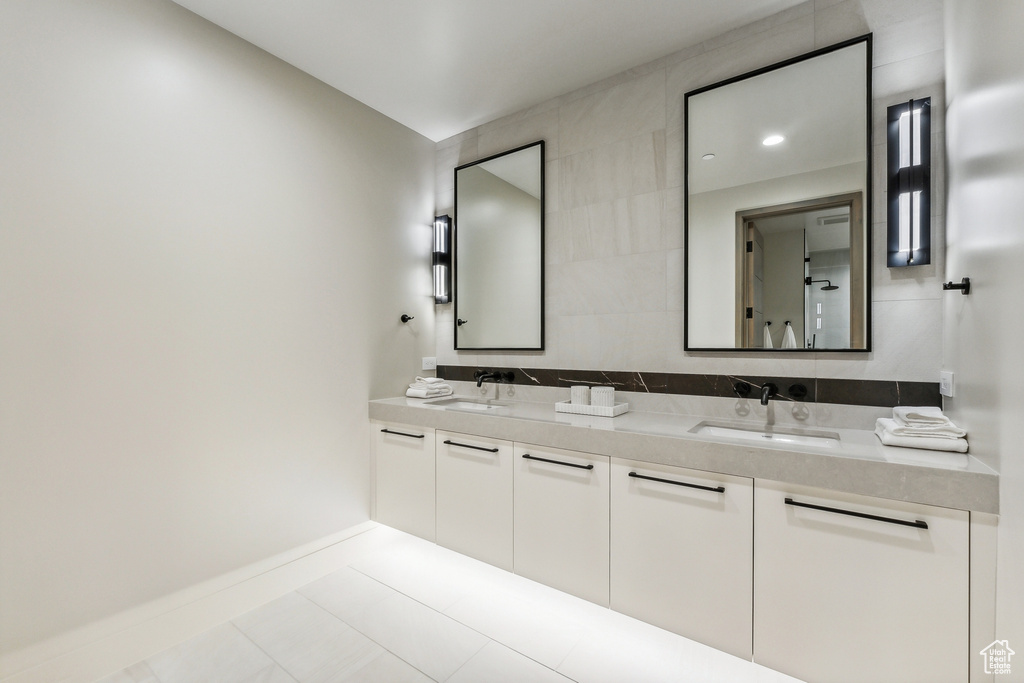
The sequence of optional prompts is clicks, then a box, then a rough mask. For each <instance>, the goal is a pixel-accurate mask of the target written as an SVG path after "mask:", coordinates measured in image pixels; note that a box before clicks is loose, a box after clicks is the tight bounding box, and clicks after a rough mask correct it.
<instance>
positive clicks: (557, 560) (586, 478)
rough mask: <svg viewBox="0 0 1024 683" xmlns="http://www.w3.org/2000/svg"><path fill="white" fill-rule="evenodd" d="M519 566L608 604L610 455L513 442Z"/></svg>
mask: <svg viewBox="0 0 1024 683" xmlns="http://www.w3.org/2000/svg"><path fill="white" fill-rule="evenodd" d="M513 469H514V472H515V477H514V478H515V496H514V498H515V531H514V537H515V544H514V547H515V557H514V565H515V572H516V573H517V574H521V575H522V576H525V577H528V578H531V579H534V580H535V581H540V582H541V583H544V584H547V585H549V586H552V587H554V588H557V589H559V590H562V591H565V592H566V593H571V594H573V595H576V596H578V597H581V598H584V599H585V600H590V601H591V602H595V603H597V604H599V605H604V606H607V605H608V469H609V468H608V458H607V457H605V456H599V455H591V454H589V453H579V452H576V451H565V450H561V449H554V448H539V447H536V446H531V445H526V444H520V443H517V444H516V445H515V465H514V467H513Z"/></svg>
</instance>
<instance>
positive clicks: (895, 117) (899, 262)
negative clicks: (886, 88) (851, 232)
mask: <svg viewBox="0 0 1024 683" xmlns="http://www.w3.org/2000/svg"><path fill="white" fill-rule="evenodd" d="M931 104H932V100H931V98H930V97H926V98H924V99H920V100H910V101H909V102H904V103H903V104H897V105H894V106H892V107H889V108H888V110H887V114H888V115H887V120H888V135H887V137H888V181H889V182H888V203H889V230H888V232H889V255H888V265H889V267H890V268H897V267H900V266H923V265H925V264H927V263H931V220H930V216H931V166H932V152H931V149H932V145H931V139H932V138H931Z"/></svg>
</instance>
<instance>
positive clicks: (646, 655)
mask: <svg viewBox="0 0 1024 683" xmlns="http://www.w3.org/2000/svg"><path fill="white" fill-rule="evenodd" d="M344 543H346V544H354V545H353V547H356V546H359V547H362V548H364V549H365V551H364V552H360V553H353V554H352V556H353V557H354V558H355V559H353V560H351V561H350V562H348V563H347V564H346V565H345V566H342V567H340V568H338V569H337V571H334V572H333V573H331V574H329V575H327V576H325V577H324V578H322V579H320V580H318V581H314V582H313V583H310V584H308V585H306V586H304V587H302V588H300V589H299V590H297V591H295V592H292V593H289V594H287V595H285V596H283V597H281V598H279V599H277V600H274V601H273V602H270V603H268V604H266V605H263V606H262V607H259V608H257V609H255V610H253V611H251V612H249V613H247V614H244V615H242V616H240V617H238V618H236V619H234V620H232V621H230V622H228V623H225V624H221V625H220V626H217V627H216V628H213V629H211V630H209V631H207V632H205V633H203V634H201V635H199V636H197V637H195V638H192V639H191V640H188V641H186V642H184V643H181V644H179V645H177V646H175V647H172V648H170V649H168V650H165V651H163V652H161V653H159V654H156V655H153V656H152V657H149V658H148V659H146V660H145V661H142V662H139V663H137V664H135V665H134V666H131V667H129V668H127V669H125V670H124V671H121V672H118V673H116V674H113V675H111V676H108V677H106V678H104V679H102V683H193V682H195V683H200V682H201V683H296V682H298V683H314V682H316V683H327V682H332V683H333V682H335V681H352V682H367V683H369V682H371V681H379V682H381V683H404V682H406V681H408V682H410V683H412V682H416V681H425V682H429V681H447V682H449V683H477V682H480V683H502V682H505V681H507V682H509V683H526V682H530V681H537V682H540V683H546V682H548V681H550V682H552V683H555V682H558V681H561V682H563V683H565V682H567V681H577V682H579V683H590V682H592V681H593V682H601V681H608V682H609V683H612V682H614V683H621V682H623V681H629V682H631V683H632V682H637V681H659V682H661V681H721V682H723V683H725V682H728V683H748V682H749V683H769V682H770V683H782V682H792V681H795V680H796V679H793V678H791V677H789V676H785V675H783V674H780V673H778V672H775V671H772V670H770V669H766V668H764V667H762V666H758V665H757V664H753V663H751V662H748V661H744V660H741V659H738V658H736V657H733V656H730V655H727V654H725V653H722V652H719V651H717V650H714V649H712V648H709V647H707V646H704V645H701V644H699V643H695V642H693V641H691V640H687V639H686V638H683V637H681V636H677V635H675V634H672V633H669V632H667V631H663V630H661V629H659V628H656V627H654V626H650V625H649V624H645V623H643V622H640V621H637V620H635V619H632V618H630V617H626V616H624V615H621V614H618V613H616V612H613V611H611V610H608V609H605V608H602V607H598V606H597V605H593V604H591V603H589V602H586V601H584V600H580V599H578V598H575V597H572V596H570V595H567V594H565V593H561V592H559V591H556V590H554V589H551V588H548V587H546V586H542V585H540V584H537V583H534V582H533V581H530V580H528V579H524V578H522V577H519V576H515V575H513V574H510V573H508V572H505V571H502V570H500V569H496V568H494V567H491V566H490V565H487V564H484V563H481V562H477V561H476V560H473V559H471V558H468V557H465V556H462V555H459V554H457V553H454V552H451V551H449V550H446V549H444V548H440V547H438V546H436V545H434V544H432V543H428V542H426V541H423V540H421V539H418V538H415V537H413V536H409V535H407V534H404V533H402V532H399V531H395V530H394V529H390V528H388V527H376V528H374V529H371V530H369V531H367V532H365V533H363V534H360V535H359V536H356V537H354V538H352V539H349V540H347V541H344Z"/></svg>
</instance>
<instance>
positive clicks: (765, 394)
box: [761, 382, 779, 406]
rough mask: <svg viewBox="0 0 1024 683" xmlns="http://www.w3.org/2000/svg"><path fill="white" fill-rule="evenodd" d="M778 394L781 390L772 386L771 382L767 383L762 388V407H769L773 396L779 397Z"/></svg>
mask: <svg viewBox="0 0 1024 683" xmlns="http://www.w3.org/2000/svg"><path fill="white" fill-rule="evenodd" d="M778 393H779V388H778V387H777V386H775V385H774V384H772V383H771V382H767V383H766V384H765V385H764V386H762V387H761V405H763V406H766V405H768V400H769V399H770V398H771V397H772V396H775V395H777V394H778Z"/></svg>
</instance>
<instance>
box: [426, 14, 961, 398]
mask: <svg viewBox="0 0 1024 683" xmlns="http://www.w3.org/2000/svg"><path fill="white" fill-rule="evenodd" d="M942 12H943V4H942V0H913V1H909V2H900V3H892V2H887V1H886V0H839V1H835V0H832V1H829V0H809V1H808V2H805V3H803V4H801V5H798V6H796V7H794V8H792V9H789V10H786V11H784V12H781V13H779V14H777V15H774V16H772V17H769V18H767V19H764V20H761V21H759V22H756V23H754V24H750V25H748V26H745V27H743V28H740V29H737V30H734V31H731V32H729V33H726V34H724V35H722V36H719V37H717V38H714V39H711V40H708V41H705V42H704V43H701V44H698V45H693V46H691V47H688V48H685V49H682V50H680V51H679V52H676V53H674V54H672V55H669V56H667V57H664V58H662V59H659V60H657V61H654V62H651V63H648V64H644V65H642V66H638V67H636V68H633V69H630V70H628V71H625V72H623V73H621V74H619V75H617V76H614V77H612V78H609V79H607V80H604V81H601V82H599V83H595V84H593V85H591V86H588V87H585V88H582V89H580V90H577V91H574V92H571V93H567V94H565V95H562V96H560V97H558V98H555V99H552V100H548V101H546V102H542V103H539V104H537V105H535V106H533V107H531V108H529V109H526V110H523V111H521V112H518V113H515V114H512V115H510V116H507V117H504V118H502V119H499V120H497V121H494V122H491V123H488V124H484V125H482V126H479V127H478V128H475V129H472V130H469V131H466V132H464V133H462V134H459V135H457V136H454V137H452V138H450V139H448V140H444V141H442V142H440V143H438V144H437V155H436V164H437V169H436V170H437V174H436V177H437V191H436V207H437V211H438V213H451V212H452V208H453V203H454V174H453V170H454V168H455V167H456V166H458V165H460V164H464V163H467V162H470V161H474V160H476V159H480V158H482V157H485V156H488V155H491V154H495V153H498V152H501V151H504V150H506V149H511V148H513V147H516V146H518V145H521V144H525V143H529V142H533V141H535V140H538V139H544V140H545V141H546V142H547V159H546V169H545V170H546V174H547V185H546V200H547V215H546V226H545V229H546V243H545V250H546V257H545V258H546V271H545V272H546V278H547V279H546V290H547V291H546V301H545V306H546V313H545V326H546V348H545V350H544V351H539V352H523V353H507V352H467V351H458V352H457V351H455V350H454V348H453V347H454V344H453V334H454V333H453V327H454V325H453V310H452V306H451V305H444V306H438V307H437V314H438V317H437V327H436V329H437V359H438V363H439V364H440V365H447V366H458V365H463V366H474V367H496V366H501V367H521V368H523V367H527V368H551V369H578V370H606V371H630V372H661V373H683V374H710V373H713V374H722V375H725V374H751V375H772V376H791V377H809V378H819V379H821V378H832V379H835V378H842V379H853V380H860V379H865V380H896V381H902V382H937V380H938V370H939V368H940V364H941V359H942V301H941V299H942V297H943V294H942V289H941V278H942V276H943V260H944V249H943V244H944V235H943V230H944V212H945V202H944V196H945V195H944V191H945V188H944V184H945V178H944V163H943V160H944V158H945V153H944V144H943V143H944V121H943V111H942V109H943V108H942V107H933V108H932V112H933V114H932V115H933V121H932V136H933V159H935V160H937V161H936V162H935V163H934V168H933V176H932V177H933V183H934V187H933V201H932V224H933V237H932V244H933V255H932V263H931V265H928V266H919V267H915V268H903V269H899V270H889V269H888V268H886V267H885V244H886V240H885V177H884V166H885V145H884V141H885V135H884V132H885V128H884V124H885V109H886V107H887V106H888V105H891V104H894V103H896V102H901V101H905V100H906V99H909V98H910V97H923V96H931V97H932V98H933V100H932V101H933V102H942V101H943V87H944V66H943V60H944V55H943V46H944V42H943V21H942V17H943V14H942ZM868 32H872V33H873V35H874V44H873V52H874V54H873V64H874V66H873V74H872V76H873V81H874V107H873V110H874V122H873V140H874V143H875V146H874V155H873V156H874V169H875V170H874V173H873V184H874V189H873V192H874V207H873V211H872V216H873V219H872V220H873V237H872V239H873V245H874V246H873V255H872V291H871V299H872V318H873V340H872V349H873V350H872V351H871V352H866V353H842V354H824V353H819V354H813V353H806V354H805V353H800V354H798V355H794V354H781V353H777V354H767V355H764V356H760V355H759V356H756V357H755V356H751V355H742V354H723V353H687V352H684V351H683V314H682V312H683V100H684V95H685V93H686V92H688V91H689V90H692V89H694V88H697V87H700V86H704V85H708V84H710V83H714V82H717V81H720V80H722V79H724V78H728V77H731V76H735V75H738V74H741V73H745V72H747V71H750V70H752V69H755V68H759V67H762V66H766V65H769V64H772V63H775V62H778V61H780V60H783V59H786V58H789V57H793V56H797V55H800V54H803V53H805V52H808V51H811V50H814V49H816V48H819V47H824V46H827V45H830V44H833V43H835V42H839V41H841V40H845V39H848V38H853V37H856V36H859V35H863V34H864V33H868Z"/></svg>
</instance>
